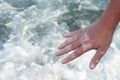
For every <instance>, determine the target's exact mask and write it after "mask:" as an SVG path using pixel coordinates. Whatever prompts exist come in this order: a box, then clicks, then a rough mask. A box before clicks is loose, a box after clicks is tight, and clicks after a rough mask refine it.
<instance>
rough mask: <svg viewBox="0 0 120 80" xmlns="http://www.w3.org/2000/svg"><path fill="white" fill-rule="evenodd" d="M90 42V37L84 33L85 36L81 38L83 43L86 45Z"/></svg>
mask: <svg viewBox="0 0 120 80" xmlns="http://www.w3.org/2000/svg"><path fill="white" fill-rule="evenodd" d="M88 40H89V36H88V35H87V33H84V35H83V36H82V37H81V43H84V42H86V41H88Z"/></svg>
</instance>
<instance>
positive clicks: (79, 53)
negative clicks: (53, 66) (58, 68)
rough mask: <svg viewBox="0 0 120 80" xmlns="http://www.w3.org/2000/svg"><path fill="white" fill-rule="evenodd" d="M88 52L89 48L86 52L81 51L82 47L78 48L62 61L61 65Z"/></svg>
mask: <svg viewBox="0 0 120 80" xmlns="http://www.w3.org/2000/svg"><path fill="white" fill-rule="evenodd" d="M89 50H90V49H89V48H88V49H86V50H83V49H82V47H80V48H78V49H77V50H76V51H75V52H74V53H72V54H71V55H69V56H68V57H66V58H65V59H63V60H62V64H66V63H68V62H70V61H72V60H74V59H76V58H77V57H79V56H81V55H82V54H83V53H85V52H87V51H89Z"/></svg>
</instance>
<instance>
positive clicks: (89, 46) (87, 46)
mask: <svg viewBox="0 0 120 80" xmlns="http://www.w3.org/2000/svg"><path fill="white" fill-rule="evenodd" d="M81 47H82V49H83V51H86V50H87V49H90V48H91V47H92V44H91V43H83V44H82V46H81Z"/></svg>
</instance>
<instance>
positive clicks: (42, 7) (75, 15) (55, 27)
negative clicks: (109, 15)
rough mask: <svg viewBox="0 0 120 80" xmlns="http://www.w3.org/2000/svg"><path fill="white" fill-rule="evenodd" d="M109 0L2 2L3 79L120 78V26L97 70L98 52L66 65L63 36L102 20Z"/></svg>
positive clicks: (0, 73)
mask: <svg viewBox="0 0 120 80" xmlns="http://www.w3.org/2000/svg"><path fill="white" fill-rule="evenodd" d="M108 2H109V1H108V0H0V80H48V79H49V80H120V76H119V74H120V70H119V69H120V62H119V59H120V54H119V53H120V37H119V36H120V28H119V26H118V28H117V29H116V32H115V35H114V39H113V42H112V44H111V46H110V48H109V50H108V52H107V54H106V55H105V56H104V57H103V58H102V60H101V62H100V63H99V65H98V66H97V67H96V69H95V70H90V69H89V67H88V65H89V61H90V59H91V58H92V56H93V55H94V53H95V51H94V50H92V51H90V52H87V53H86V54H84V55H83V56H81V57H80V58H78V59H76V60H74V61H72V62H70V63H69V64H66V65H62V64H61V63H60V60H61V59H63V58H64V57H65V56H66V55H65V56H62V57H56V56H55V52H56V51H57V46H58V45H59V44H60V43H62V42H64V40H65V39H64V38H63V35H64V34H65V33H68V32H71V31H74V30H76V29H79V28H84V27H86V25H89V24H90V23H92V22H94V21H96V20H97V19H99V17H100V15H101V14H102V12H103V11H104V9H105V7H106V6H107V4H108Z"/></svg>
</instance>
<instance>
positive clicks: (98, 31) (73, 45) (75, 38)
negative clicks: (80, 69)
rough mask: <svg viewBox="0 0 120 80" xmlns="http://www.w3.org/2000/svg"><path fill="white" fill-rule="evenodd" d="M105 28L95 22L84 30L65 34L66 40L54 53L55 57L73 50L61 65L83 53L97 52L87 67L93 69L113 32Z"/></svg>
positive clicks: (106, 47)
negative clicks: (92, 50)
mask: <svg viewBox="0 0 120 80" xmlns="http://www.w3.org/2000/svg"><path fill="white" fill-rule="evenodd" d="M105 26H106V25H103V24H102V23H100V22H95V23H93V24H91V25H90V26H88V27H86V28H84V29H79V30H76V31H74V32H71V33H68V34H66V35H65V38H68V40H67V41H65V42H64V43H63V44H61V45H60V46H59V47H58V49H59V51H58V52H57V53H56V56H61V55H63V54H66V53H68V52H70V51H73V50H75V51H74V52H73V53H72V54H70V55H69V56H67V57H66V58H65V59H63V60H62V63H63V64H65V63H68V62H70V61H72V60H74V59H76V58H77V57H79V56H81V55H82V54H83V53H85V52H87V51H89V50H91V49H95V50H97V51H96V54H95V55H94V56H93V58H92V60H91V62H90V65H89V67H90V68H91V69H94V68H95V67H96V65H97V64H98V63H99V61H100V59H101V58H102V57H103V55H104V54H105V53H106V51H107V49H108V48H109V46H110V44H111V41H112V37H113V32H114V30H111V29H109V28H104V27H105Z"/></svg>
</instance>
